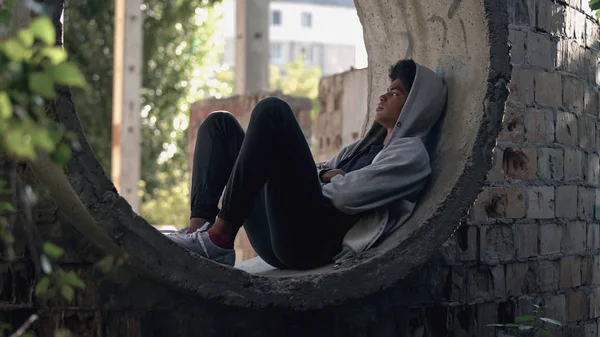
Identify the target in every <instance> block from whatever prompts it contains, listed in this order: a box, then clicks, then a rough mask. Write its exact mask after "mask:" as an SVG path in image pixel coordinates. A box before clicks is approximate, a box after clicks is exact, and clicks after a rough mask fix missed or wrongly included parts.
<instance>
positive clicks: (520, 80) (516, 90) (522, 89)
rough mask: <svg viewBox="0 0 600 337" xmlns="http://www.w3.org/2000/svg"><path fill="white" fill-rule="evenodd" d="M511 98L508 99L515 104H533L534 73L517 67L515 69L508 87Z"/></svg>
mask: <svg viewBox="0 0 600 337" xmlns="http://www.w3.org/2000/svg"><path fill="white" fill-rule="evenodd" d="M508 88H509V90H510V96H509V97H508V99H509V100H510V101H514V102H522V103H532V102H533V73H532V72H531V71H530V70H524V69H520V68H517V67H514V68H513V71H512V78H511V80H510V83H509V85H508Z"/></svg>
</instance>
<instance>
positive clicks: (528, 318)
mask: <svg viewBox="0 0 600 337" xmlns="http://www.w3.org/2000/svg"><path fill="white" fill-rule="evenodd" d="M534 319H535V317H534V316H533V315H523V316H517V317H515V322H516V323H519V322H530V321H533V320H534Z"/></svg>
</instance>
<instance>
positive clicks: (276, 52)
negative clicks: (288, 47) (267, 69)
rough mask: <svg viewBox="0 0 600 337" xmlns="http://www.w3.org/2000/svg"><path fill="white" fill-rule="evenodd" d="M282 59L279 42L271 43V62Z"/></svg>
mask: <svg viewBox="0 0 600 337" xmlns="http://www.w3.org/2000/svg"><path fill="white" fill-rule="evenodd" d="M282 60H283V51H282V48H281V44H279V43H271V62H275V63H276V62H281V61H282Z"/></svg>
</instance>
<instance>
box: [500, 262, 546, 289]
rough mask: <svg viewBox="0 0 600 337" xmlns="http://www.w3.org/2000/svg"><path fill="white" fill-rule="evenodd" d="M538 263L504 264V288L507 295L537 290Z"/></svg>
mask: <svg viewBox="0 0 600 337" xmlns="http://www.w3.org/2000/svg"><path fill="white" fill-rule="evenodd" d="M538 268H539V267H538V264H537V263H535V262H532V263H511V264H508V265H507V266H506V290H507V293H508V296H519V295H522V294H531V293H535V292H537V291H539V270H538Z"/></svg>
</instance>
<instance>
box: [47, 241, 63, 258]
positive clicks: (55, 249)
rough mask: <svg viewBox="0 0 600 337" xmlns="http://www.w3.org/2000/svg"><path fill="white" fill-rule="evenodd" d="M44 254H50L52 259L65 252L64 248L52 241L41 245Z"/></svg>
mask: <svg viewBox="0 0 600 337" xmlns="http://www.w3.org/2000/svg"><path fill="white" fill-rule="evenodd" d="M42 249H43V251H44V254H46V255H48V256H50V257H51V258H53V259H58V258H59V257H61V256H63V255H64V254H65V250H64V249H62V248H61V247H59V246H57V245H55V244H53V243H52V242H45V243H44V246H43V247H42Z"/></svg>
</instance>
